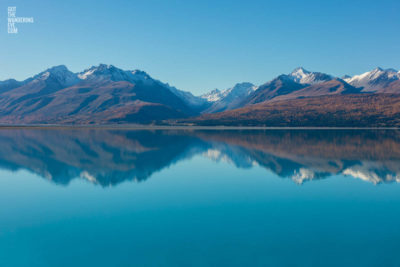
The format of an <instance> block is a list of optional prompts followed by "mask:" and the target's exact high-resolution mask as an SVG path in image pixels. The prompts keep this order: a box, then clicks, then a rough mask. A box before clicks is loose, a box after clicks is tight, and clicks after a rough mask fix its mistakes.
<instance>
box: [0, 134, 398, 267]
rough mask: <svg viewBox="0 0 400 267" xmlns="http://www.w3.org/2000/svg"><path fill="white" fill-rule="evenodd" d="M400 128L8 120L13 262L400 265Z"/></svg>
mask: <svg viewBox="0 0 400 267" xmlns="http://www.w3.org/2000/svg"><path fill="white" fill-rule="evenodd" d="M399 182H400V132H399V131H396V130H346V131H345V130H265V131H264V130H253V131H250V130H242V131H236V130H225V131H214V130H202V131H200V130H196V131H194V130H193V131H189V130H165V131H162V130H153V131H145V130H118V129H108V130H107V129H96V130H95V129H70V130H68V129H64V130H61V129H2V130H0V203H1V204H0V266H400V255H399V253H398V252H399V242H400V185H399Z"/></svg>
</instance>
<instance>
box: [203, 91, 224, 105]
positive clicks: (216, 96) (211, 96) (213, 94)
mask: <svg viewBox="0 0 400 267" xmlns="http://www.w3.org/2000/svg"><path fill="white" fill-rule="evenodd" d="M200 97H201V98H204V99H206V100H207V101H208V102H216V101H218V100H220V99H221V98H222V91H221V90H219V89H217V88H215V89H214V90H212V91H210V92H208V93H205V94H203V95H201V96H200Z"/></svg>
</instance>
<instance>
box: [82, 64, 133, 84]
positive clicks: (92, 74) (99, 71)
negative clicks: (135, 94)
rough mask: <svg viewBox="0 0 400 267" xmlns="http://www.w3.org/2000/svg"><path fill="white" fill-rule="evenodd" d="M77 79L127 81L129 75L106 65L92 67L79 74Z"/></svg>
mask: <svg viewBox="0 0 400 267" xmlns="http://www.w3.org/2000/svg"><path fill="white" fill-rule="evenodd" d="M78 77H79V78H80V79H82V80H93V79H97V80H103V79H110V80H113V81H127V80H129V79H130V75H129V73H127V72H126V71H124V70H122V69H119V68H117V67H115V66H113V65H106V64H100V65H98V66H92V67H90V68H89V69H86V70H84V71H83V72H81V73H79V74H78Z"/></svg>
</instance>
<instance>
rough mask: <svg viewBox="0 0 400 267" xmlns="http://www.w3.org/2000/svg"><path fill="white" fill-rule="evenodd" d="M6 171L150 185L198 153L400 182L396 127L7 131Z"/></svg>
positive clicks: (238, 163) (304, 173) (285, 173)
mask: <svg viewBox="0 0 400 267" xmlns="http://www.w3.org/2000/svg"><path fill="white" fill-rule="evenodd" d="M0 147H1V150H0V168H2V169H7V170H13V171H16V170H28V171H30V172H33V173H36V174H38V175H40V176H42V177H44V178H46V179H49V180H51V181H52V182H54V183H56V184H61V185H67V184H68V183H69V182H70V181H71V180H72V179H77V178H83V179H87V180H88V181H90V182H92V183H95V184H100V185H102V186H110V185H117V184H119V183H121V182H124V181H144V180H146V179H148V178H150V177H151V176H152V174H153V173H155V172H157V171H161V170H163V169H164V168H166V167H168V166H171V165H172V164H175V163H178V162H179V161H183V160H186V159H190V158H191V157H193V156H195V155H201V156H204V157H208V158H210V159H212V160H215V161H221V160H223V161H226V162H229V163H231V164H232V166H235V167H236V168H252V167H253V166H254V165H258V166H261V167H262V168H265V169H267V170H270V171H272V172H274V173H275V174H277V175H278V176H279V177H282V178H290V179H292V180H293V181H294V182H296V183H299V184H301V183H304V182H305V181H312V180H317V179H322V178H328V177H330V176H332V175H338V174H341V175H347V176H352V177H355V178H359V179H362V180H365V181H369V182H372V183H374V184H378V183H389V182H398V181H400V131H397V130H222V131H218V130H121V129H62V130H61V129H2V130H0Z"/></svg>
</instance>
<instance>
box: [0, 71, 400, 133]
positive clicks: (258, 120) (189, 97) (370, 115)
mask: <svg viewBox="0 0 400 267" xmlns="http://www.w3.org/2000/svg"><path fill="white" fill-rule="evenodd" d="M399 118H400V72H399V71H397V70H394V69H381V68H376V69H374V70H372V71H369V72H366V73H363V74H361V75H355V76H353V77H350V76H344V77H341V78H339V77H335V76H332V75H329V74H325V73H321V72H310V71H307V70H305V69H304V68H301V67H299V68H296V69H294V70H293V71H292V72H291V73H289V74H282V75H279V76H278V77H276V78H274V79H272V80H271V81H268V82H266V83H264V84H261V85H259V86H256V85H254V84H252V83H249V82H242V83H238V84H236V85H234V86H233V87H231V88H228V89H225V90H218V89H215V90H213V91H211V92H209V93H206V94H204V95H200V96H194V95H193V94H191V93H190V92H186V91H182V90H179V89H177V88H175V87H173V86H170V85H169V84H167V83H163V82H161V81H159V80H156V79H154V78H152V77H151V76H150V75H148V74H147V73H146V72H144V71H141V70H122V69H119V68H117V67H115V66H113V65H105V64H100V65H98V66H92V67H90V68H88V69H86V70H83V71H82V72H78V73H73V72H71V71H69V70H68V69H67V67H65V66H63V65H60V66H56V67H52V68H49V69H47V70H45V71H43V72H41V73H39V74H37V75H35V76H33V77H30V78H28V79H26V80H23V81H17V80H15V79H9V80H5V81H0V123H1V124H7V125H8V124H126V123H129V124H149V123H153V124H154V123H156V124H160V123H161V124H180V125H181V124H183V125H187V124H190V125H242V126H246V125H251V126H253V125H262V126H399V125H400V122H399Z"/></svg>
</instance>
